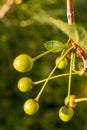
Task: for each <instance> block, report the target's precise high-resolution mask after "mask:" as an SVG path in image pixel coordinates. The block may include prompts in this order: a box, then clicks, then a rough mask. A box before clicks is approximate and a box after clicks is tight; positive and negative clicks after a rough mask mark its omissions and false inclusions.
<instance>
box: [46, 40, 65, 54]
mask: <svg viewBox="0 0 87 130" xmlns="http://www.w3.org/2000/svg"><path fill="white" fill-rule="evenodd" d="M44 47H45V48H46V49H47V50H51V49H52V51H51V52H54V53H58V52H61V51H62V49H63V48H64V44H63V43H62V42H60V41H57V40H51V41H48V42H46V43H44ZM55 47H57V49H54V50H53V48H55Z"/></svg>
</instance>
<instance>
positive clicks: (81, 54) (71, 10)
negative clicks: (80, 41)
mask: <svg viewBox="0 0 87 130" xmlns="http://www.w3.org/2000/svg"><path fill="white" fill-rule="evenodd" d="M67 20H68V23H69V24H72V23H74V6H73V0H67ZM71 43H72V45H73V46H74V48H75V51H76V55H77V56H79V57H80V58H82V60H83V64H84V67H83V68H82V71H84V72H85V71H87V53H85V52H84V50H83V49H82V48H80V47H79V46H78V45H77V44H76V43H75V42H74V41H73V39H71Z"/></svg>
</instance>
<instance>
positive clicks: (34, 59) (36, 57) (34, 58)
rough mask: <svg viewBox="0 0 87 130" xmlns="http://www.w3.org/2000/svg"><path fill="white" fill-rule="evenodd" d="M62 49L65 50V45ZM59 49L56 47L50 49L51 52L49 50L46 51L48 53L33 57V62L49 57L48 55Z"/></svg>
mask: <svg viewBox="0 0 87 130" xmlns="http://www.w3.org/2000/svg"><path fill="white" fill-rule="evenodd" d="M61 47H64V48H65V45H63V46H61ZM57 48H58V47H57V46H56V47H54V48H52V49H50V50H48V51H46V52H43V53H41V54H40V55H38V56H35V57H33V58H32V60H33V62H34V61H36V60H38V59H39V58H41V57H43V56H45V55H47V54H48V53H50V52H52V51H54V50H56V49H57Z"/></svg>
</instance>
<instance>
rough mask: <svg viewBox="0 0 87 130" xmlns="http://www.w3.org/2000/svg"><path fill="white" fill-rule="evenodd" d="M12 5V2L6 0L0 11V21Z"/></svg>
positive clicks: (11, 0)
mask: <svg viewBox="0 0 87 130" xmlns="http://www.w3.org/2000/svg"><path fill="white" fill-rule="evenodd" d="M12 4H13V0H6V2H5V4H4V5H3V7H2V8H1V9H0V19H2V18H3V17H4V16H5V14H6V13H7V12H8V11H9V9H10V7H11V5H12Z"/></svg>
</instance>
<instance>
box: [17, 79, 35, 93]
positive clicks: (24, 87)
mask: <svg viewBox="0 0 87 130" xmlns="http://www.w3.org/2000/svg"><path fill="white" fill-rule="evenodd" d="M32 87H33V86H32V80H31V79H30V78H28V77H23V78H21V79H20V80H19V81H18V89H19V90H20V91H22V92H27V91H29V90H31V89H32Z"/></svg>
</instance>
